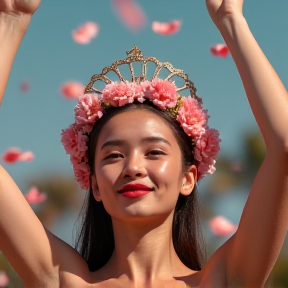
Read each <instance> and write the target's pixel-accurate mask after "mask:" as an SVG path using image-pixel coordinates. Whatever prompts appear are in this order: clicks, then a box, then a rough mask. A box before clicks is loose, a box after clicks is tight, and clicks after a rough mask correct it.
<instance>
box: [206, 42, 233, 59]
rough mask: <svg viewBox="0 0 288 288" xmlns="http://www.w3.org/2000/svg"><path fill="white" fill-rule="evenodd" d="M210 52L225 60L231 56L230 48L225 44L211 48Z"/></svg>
mask: <svg viewBox="0 0 288 288" xmlns="http://www.w3.org/2000/svg"><path fill="white" fill-rule="evenodd" d="M210 51H211V53H212V54H213V55H214V56H220V57H223V58H225V57H227V56H228V54H229V50H228V47H227V46H226V45H224V44H216V45H214V46H212V47H211V48H210Z"/></svg>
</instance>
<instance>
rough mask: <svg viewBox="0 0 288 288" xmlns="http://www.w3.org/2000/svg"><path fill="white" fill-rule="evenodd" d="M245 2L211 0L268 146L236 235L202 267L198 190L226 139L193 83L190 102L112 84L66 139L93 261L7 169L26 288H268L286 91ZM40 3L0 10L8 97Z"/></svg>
mask: <svg viewBox="0 0 288 288" xmlns="http://www.w3.org/2000/svg"><path fill="white" fill-rule="evenodd" d="M243 1H244V0H207V1H206V5H207V8H208V11H209V14H210V16H211V18H212V20H213V21H214V23H215V25H216V26H217V28H218V29H219V31H220V33H221V34H222V36H223V38H224V39H225V41H226V43H227V45H228V47H229V50H230V52H231V54H232V56H233V59H234V61H235V64H236V66H237V68H238V71H239V74H240V76H241V79H242V81H243V85H244V88H245V90H246V94H247V97H248V100H249V103H250V105H251V109H252V111H253V113H254V115H255V118H256V120H257V123H258V125H259V128H260V130H261V132H262V135H263V138H264V141H265V143H266V150H267V153H266V157H265V160H264V161H263V164H262V166H261V168H260V170H259V172H258V174H257V176H256V178H255V181H254V184H253V186H252V188H251V192H250V195H249V198H248V200H247V203H246V205H245V208H244V211H243V214H242V217H241V220H240V223H239V228H238V230H237V232H236V233H235V234H234V235H233V236H232V237H231V238H230V239H229V240H228V241H227V242H226V243H225V244H224V245H222V246H221V247H220V248H219V249H218V250H217V251H216V252H215V253H214V254H213V255H212V257H211V258H210V259H209V260H208V261H207V263H205V264H204V265H202V262H201V250H200V246H199V242H200V241H199V237H198V235H197V233H196V232H197V229H196V228H197V213H196V212H197V209H196V208H195V207H197V206H196V204H195V203H196V202H195V201H196V200H195V197H196V191H195V187H196V186H195V185H196V182H197V180H198V179H199V178H201V177H202V176H203V175H204V174H206V173H212V172H213V170H214V161H215V157H216V154H217V152H218V146H217V143H219V140H218V134H217V131H216V130H213V129H210V128H209V127H208V125H207V118H208V117H207V115H206V113H205V110H203V109H202V106H201V101H200V99H199V98H198V97H197V96H196V95H194V94H193V91H194V90H193V85H192V83H191V82H189V81H188V80H187V81H186V84H187V85H188V87H189V88H191V96H192V98H184V97H183V98H182V97H180V96H178V95H177V91H176V87H174V86H173V85H174V84H172V83H171V82H169V81H167V80H163V81H161V80H159V79H156V80H155V81H154V82H153V81H150V82H146V81H145V79H143V78H137V79H136V78H135V79H134V84H133V83H131V82H129V83H127V82H125V83H124V82H120V83H116V84H115V83H114V84H113V83H110V84H109V83H108V84H107V85H106V87H105V89H104V90H103V92H102V94H103V95H102V96H103V98H101V99H102V100H101V101H102V104H101V103H100V102H99V99H98V98H96V96H95V98H93V97H92V96H91V95H90V94H89V95H87V96H83V97H82V98H81V99H80V100H79V103H78V105H77V107H76V108H75V116H76V119H75V123H74V124H72V125H71V126H70V127H69V128H68V129H66V130H64V131H63V133H62V143H63V144H64V147H65V149H66V151H67V152H68V153H69V154H70V155H71V161H72V164H73V168H74V172H75V176H76V178H77V181H78V182H79V184H80V185H81V186H82V187H83V188H85V189H87V190H88V189H89V190H90V192H89V194H88V195H89V196H88V197H89V198H88V207H87V213H86V217H85V219H84V223H83V230H82V232H81V235H80V238H79V247H80V253H81V255H82V256H83V257H82V256H80V255H79V253H78V252H77V251H76V250H75V249H73V248H72V247H70V246H69V245H67V244H66V243H64V242H63V241H62V240H60V239H58V238H57V237H56V236H55V235H53V234H52V233H50V232H49V231H48V230H47V229H45V227H43V225H42V224H41V223H40V221H39V220H38V218H37V217H36V216H35V214H34V213H33V211H32V209H31V208H30V206H29V204H28V203H27V202H26V200H25V198H24V197H23V195H22V193H21V192H20V191H19V189H18V187H17V186H16V184H15V183H14V181H13V180H12V179H11V177H10V176H9V175H8V174H7V172H6V171H5V170H4V169H3V168H2V167H1V168H0V235H1V237H0V250H1V251H2V252H3V253H4V254H5V256H6V257H7V259H8V260H9V261H10V263H11V264H12V266H13V267H14V269H15V270H16V272H17V273H18V274H19V276H20V277H21V278H22V280H23V282H24V284H25V285H26V287H29V288H33V287H37V288H40V287H49V288H52V287H63V288H64V287H65V288H74V287H75V288H81V287H83V288H85V287H87V288H88V287H95V288H96V287H103V288H105V287H128V288H129V287H138V288H139V287H157V288H158V287H186V285H187V286H188V287H198V288H208V287H213V288H215V287H217V288H218V287H219V288H220V287H221V288H223V287H241V288H242V287H247V288H248V287H249V288H251V287H264V283H265V281H266V279H267V277H268V276H269V273H270V272H271V270H272V268H273V265H274V263H275V261H276V259H277V257H278V255H279V252H280V249H281V247H282V244H283V241H284V238H285V235H286V231H287V227H288V209H287V206H288V131H287V127H286V123H288V113H287V112H288V95H287V92H286V90H285V88H284V86H283V84H282V83H281V81H280V79H279V78H278V76H277V74H276V73H275V71H274V70H273V68H272V67H271V65H270V64H269V62H268V60H267V59H266V57H265V56H264V54H263V52H262V51H261V49H260V48H259V46H258V44H257V43H256V41H255V39H254V37H253V35H252V34H251V32H250V30H249V27H248V25H247V23H246V21H245V18H244V16H243V14H242V7H243ZM39 4H40V0H26V1H24V0H2V1H1V2H0V63H1V75H0V95H1V99H2V96H3V94H4V91H5V87H6V84H7V81H8V76H9V73H10V70H11V67H12V63H13V60H14V57H15V54H16V52H17V49H18V47H19V44H20V42H21V40H22V38H23V36H24V34H25V31H26V29H27V27H28V25H29V22H30V19H31V16H32V15H33V13H34V12H35V10H36V9H37V7H38V5H39ZM134 52H135V53H136V54H137V53H138V52H137V51H136V49H134ZM134 52H133V53H134ZM133 55H134V56H135V54H133ZM133 55H132V56H133ZM137 55H138V56H139V54H137ZM128 57H129V55H128ZM99 77H103V75H102V76H101V75H100V76H99ZM96 78H97V77H94V78H92V80H91V83H90V84H89V85H88V86H87V92H93V91H94V90H93V83H94V82H95V81H94V80H97V79H96ZM103 79H105V77H103ZM131 91H132V92H131ZM161 91H164V92H165V93H164V94H165V95H164V96H165V97H166V98H165V97H164V98H163V97H162V96H163V95H162V94H161V93H162V92H161ZM175 93H176V94H175ZM159 95H160V96H159ZM161 97H162V98H161ZM185 99H190V100H185ZM142 102H143V103H142ZM186 104H191V106H189V105H186ZM120 106H121V107H120ZM181 109H184V111H182V110H181ZM187 111H188V112H187ZM186 112H187V113H186ZM195 115H197V117H196V116H195ZM194 116H195V117H196V120H195V117H194ZM276 116H277V117H276ZM187 119H188V120H187ZM194 120H195V122H193V121H194ZM210 136H211V137H210ZM207 139H210V140H211V142H209V140H207ZM212 140H213V141H212ZM202 144H203V145H202ZM205 145H208V146H209V149H208V150H205V149H204V148H205V147H204V146H205ZM203 151H204V152H205V153H204V152H203ZM206 152H207V153H206ZM11 223H13V225H11ZM183 223H184V224H183ZM99 231H102V232H101V233H102V234H99V233H100V232H99ZM98 245H99V246H98ZM99 247H100V248H99ZM103 247H105V248H107V249H106V250H105V251H103ZM95 255H96V256H95ZM97 255H98V256H97Z"/></svg>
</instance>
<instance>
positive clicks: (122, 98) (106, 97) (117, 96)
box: [102, 82, 143, 107]
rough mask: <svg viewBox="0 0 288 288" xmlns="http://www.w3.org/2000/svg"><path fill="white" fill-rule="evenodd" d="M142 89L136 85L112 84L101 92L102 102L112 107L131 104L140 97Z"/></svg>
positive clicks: (125, 83)
mask: <svg viewBox="0 0 288 288" xmlns="http://www.w3.org/2000/svg"><path fill="white" fill-rule="evenodd" d="M142 94H143V93H142V88H141V86H139V85H138V84H136V83H129V82H112V83H110V84H107V85H106V87H105V88H104V89H103V91H102V101H103V102H104V103H106V104H111V105H112V106H114V107H118V106H123V105H125V104H127V103H133V102H134V99H135V98H139V97H141V96H142Z"/></svg>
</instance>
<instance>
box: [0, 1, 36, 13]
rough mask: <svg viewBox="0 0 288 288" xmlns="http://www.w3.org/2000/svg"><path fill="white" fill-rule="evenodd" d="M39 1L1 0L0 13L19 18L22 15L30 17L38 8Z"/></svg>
mask: <svg viewBox="0 0 288 288" xmlns="http://www.w3.org/2000/svg"><path fill="white" fill-rule="evenodd" d="M40 2H41V0H1V1H0V13H1V12H4V13H6V14H10V15H14V16H19V15H22V14H30V15H32V14H33V13H34V12H35V11H36V10H37V8H38V6H39V4H40Z"/></svg>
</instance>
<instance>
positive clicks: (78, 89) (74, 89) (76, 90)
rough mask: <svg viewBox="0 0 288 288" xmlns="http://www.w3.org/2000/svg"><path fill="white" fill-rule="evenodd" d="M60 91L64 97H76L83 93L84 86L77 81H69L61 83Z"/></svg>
mask: <svg viewBox="0 0 288 288" xmlns="http://www.w3.org/2000/svg"><path fill="white" fill-rule="evenodd" d="M60 92H61V94H62V95H63V96H64V97H65V98H68V99H72V98H78V97H79V96H80V95H82V94H83V93H84V86H83V85H82V84H81V83H79V82H75V81H70V82H66V83H64V84H63V85H62V87H61V89H60Z"/></svg>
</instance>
